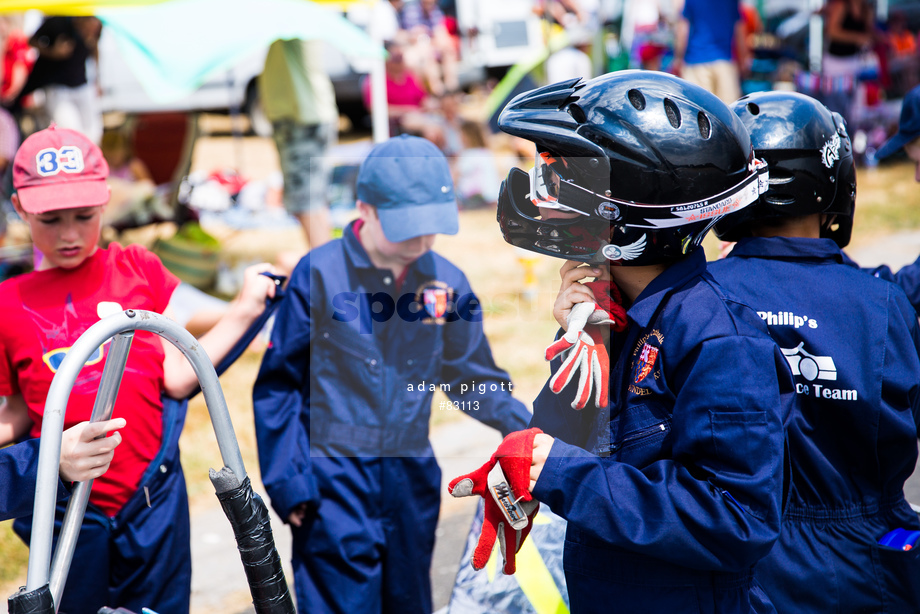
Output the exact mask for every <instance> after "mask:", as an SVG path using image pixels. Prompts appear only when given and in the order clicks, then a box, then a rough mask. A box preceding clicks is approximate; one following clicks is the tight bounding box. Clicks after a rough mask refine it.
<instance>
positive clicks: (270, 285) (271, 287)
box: [235, 262, 277, 319]
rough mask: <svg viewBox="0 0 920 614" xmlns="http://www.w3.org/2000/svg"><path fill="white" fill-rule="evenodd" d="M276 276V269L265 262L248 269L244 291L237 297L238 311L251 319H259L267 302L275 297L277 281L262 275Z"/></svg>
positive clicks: (245, 274) (244, 279)
mask: <svg viewBox="0 0 920 614" xmlns="http://www.w3.org/2000/svg"><path fill="white" fill-rule="evenodd" d="M265 272H268V273H272V274H276V273H277V271H276V270H275V267H273V266H272V265H270V264H268V263H267V262H263V263H261V264H254V265H252V266H250V267H247V268H246V272H245V273H244V275H243V289H242V290H240V293H239V296H237V297H236V301H235V302H236V309H238V310H239V311H240V312H241V313H243V314H246V315H247V316H249V317H252V318H253V319H254V318H257V317H258V316H259V315H260V314H261V313H262V312H263V311H264V310H265V301H266V300H267V299H269V298H272V297H274V296H275V288H276V284H275V280H273V279H271V278H270V277H266V276H265V275H262V273H265Z"/></svg>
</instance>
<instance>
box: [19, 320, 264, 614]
mask: <svg viewBox="0 0 920 614" xmlns="http://www.w3.org/2000/svg"><path fill="white" fill-rule="evenodd" d="M135 330H144V331H148V332H152V333H155V334H157V335H159V336H160V337H163V338H164V339H166V340H167V341H169V342H170V343H172V344H173V345H174V346H176V347H177V348H178V349H179V350H180V351H181V352H182V354H183V355H184V356H185V357H186V358H187V359H188V361H189V362H190V363H191V364H192V368H193V369H194V371H195V375H197V377H198V381H199V383H200V385H201V390H202V393H203V394H204V399H205V403H206V404H207V407H208V414H209V415H210V417H211V424H212V426H213V427H214V434H215V435H216V436H217V445H218V447H219V448H220V455H221V458H222V460H223V463H224V465H225V466H226V467H229V468H230V469H231V470H232V471H233V473H234V474H235V475H236V476H237V477H238V478H239V480H240V481H241V482H242V481H243V480H244V479H245V478H246V469H245V467H244V466H243V457H242V455H241V454H240V447H239V443H238V442H237V439H236V435H235V433H234V431H233V424H232V423H231V421H230V412H229V410H228V408H227V401H226V399H225V398H224V393H223V390H221V387H220V382H219V381H218V378H217V372H216V371H215V370H214V365H213V364H212V363H211V360H210V359H209V358H208V356H207V354H206V353H205V351H204V348H202V347H201V345H200V344H199V343H198V340H197V339H195V337H193V336H192V334H191V333H189V332H188V331H187V330H185V329H184V328H182V327H181V326H180V325H179V324H177V323H176V322H173V321H172V320H170V319H169V318H167V317H165V316H162V315H160V314H157V313H153V312H151V311H143V310H139V309H128V310H126V311H124V312H122V313H117V314H113V315H110V316H108V317H106V318H104V319H102V320H100V321H99V322H97V323H96V324H94V325H93V326H91V327H90V328H89V329H88V330H87V331H86V332H84V333H83V334H82V335H80V338H79V339H77V341H76V343H74V345H73V347H72V348H71V349H70V350H69V351H68V352H67V356H66V357H65V358H64V361H63V362H62V363H61V366H60V367H59V368H58V370H57V373H55V375H54V379H53V380H52V381H51V388H50V389H49V391H48V398H47V399H46V401H45V413H44V417H43V420H42V432H41V446H40V450H39V456H38V477H37V479H36V484H35V504H34V508H33V524H32V539H31V542H30V544H29V569H28V577H27V579H26V590H27V591H32V590H36V589H38V588H40V587H42V586H44V585H45V584H48V583H49V582H50V584H51V588H52V595H53V598H54V611H55V612H57V609H58V604H59V602H60V598H61V594H62V593H63V590H64V581H65V579H66V577H67V573H68V572H69V571H70V562H71V558H72V556H73V548H74V546H75V545H76V540H77V535H78V534H79V530H80V525H81V524H82V521H83V514H84V513H85V511H86V500H87V498H88V496H89V486H90V484H91V483H89V484H86V485H84V484H83V483H78V485H77V487H76V488H75V490H74V494H73V498H72V499H71V503H70V504H69V505H68V507H67V512H66V515H65V518H64V527H63V530H62V532H61V535H60V537H59V540H58V543H59V548H58V554H56V555H55V562H54V565H53V568H52V566H50V565H49V563H50V561H51V544H52V541H53V536H54V510H55V504H56V501H57V484H58V472H59V464H60V456H61V440H62V435H63V427H64V412H65V410H66V408H67V401H68V399H69V398H70V391H71V389H72V388H73V385H74V382H75V381H76V379H77V375H78V374H79V373H80V370H81V369H82V368H83V365H84V363H85V362H86V361H87V360H88V359H89V357H90V356H92V354H93V352H95V351H96V350H97V349H98V348H99V347H100V346H102V344H103V343H105V342H106V341H108V340H109V339H111V338H112V337H116V336H117V337H116V340H115V341H114V342H113V344H112V347H111V348H110V349H109V355H108V357H107V358H106V366H105V368H104V370H103V376H102V381H101V382H100V384H99V392H98V393H97V397H96V402H95V405H94V407H93V416H92V421H93V422H97V421H99V420H105V419H108V417H109V416H110V415H111V411H112V407H114V405H115V397H116V395H117V392H118V387H119V384H120V382H121V376H122V373H123V372H124V366H125V362H126V361H127V355H128V350H129V349H130V345H131V339H132V338H133V331H135ZM129 332H130V334H127V335H126V334H125V333H129ZM110 361H112V366H111V367H110V365H109V362H110ZM81 501H82V503H81ZM72 516H73V518H72ZM61 545H63V547H64V550H67V549H69V552H65V551H63V550H62V548H61ZM49 570H50V571H49Z"/></svg>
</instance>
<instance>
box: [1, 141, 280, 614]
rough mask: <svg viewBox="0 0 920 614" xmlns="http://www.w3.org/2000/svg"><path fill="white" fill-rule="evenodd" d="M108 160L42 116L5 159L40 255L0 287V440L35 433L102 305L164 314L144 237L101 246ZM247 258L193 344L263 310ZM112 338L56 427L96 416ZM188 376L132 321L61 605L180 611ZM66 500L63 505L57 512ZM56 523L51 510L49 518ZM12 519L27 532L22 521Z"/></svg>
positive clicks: (169, 351)
mask: <svg viewBox="0 0 920 614" xmlns="http://www.w3.org/2000/svg"><path fill="white" fill-rule="evenodd" d="M107 176H108V165H107V164H106V162H105V159H104V158H103V156H102V153H101V151H100V150H99V148H98V147H97V146H96V145H94V144H93V143H92V142H91V141H90V140H89V139H87V138H86V137H85V136H84V135H82V134H80V133H78V132H75V131H72V130H66V129H62V128H56V127H55V126H52V127H51V128H48V129H47V130H42V131H40V132H37V133H35V134H33V135H32V136H30V137H29V138H28V139H26V140H25V141H24V142H23V144H22V145H21V147H20V148H19V151H18V152H17V154H16V157H15V159H14V162H13V185H14V187H15V188H16V190H17V193H16V194H15V195H14V196H13V197H12V202H13V206H14V207H15V208H16V211H17V213H19V215H20V216H21V217H22V219H23V220H24V221H25V222H26V223H27V224H28V225H29V228H30V230H31V234H32V241H33V244H34V246H35V248H36V250H37V251H38V252H40V254H41V255H42V259H41V261H40V262H37V263H36V266H35V270H34V271H33V272H32V273H28V274H25V275H22V276H19V277H14V278H12V279H10V280H7V281H5V282H3V283H2V284H0V321H3V322H4V326H3V327H2V329H0V396H3V397H5V398H6V409H5V413H4V418H5V419H4V420H3V421H2V425H0V444H2V443H8V442H10V441H12V440H14V439H18V438H20V437H23V436H25V435H27V434H28V435H30V436H32V437H38V436H39V435H40V433H41V424H42V416H43V413H44V409H45V407H44V404H45V398H46V396H47V393H48V389H49V387H50V384H51V380H52V378H53V377H54V373H55V371H56V369H57V367H58V366H59V365H60V364H61V361H62V360H63V358H64V356H65V355H66V353H67V351H68V350H69V349H70V347H71V346H72V345H73V344H74V342H75V341H76V340H77V338H78V337H79V336H80V335H81V334H82V333H83V332H84V331H86V330H87V329H88V328H89V327H90V326H92V325H93V324H95V323H96V322H97V321H99V319H100V318H103V317H105V316H106V315H108V314H110V313H113V312H118V311H122V310H125V309H144V310H148V311H154V312H157V313H164V314H165V315H167V316H169V315H170V313H171V310H170V308H169V303H170V299H171V297H172V294H173V291H174V290H175V288H176V286H177V285H178V284H179V280H178V279H177V278H176V277H175V276H174V275H173V274H172V273H170V272H169V271H168V270H167V269H166V268H165V267H164V266H163V265H162V263H161V262H160V261H159V259H157V257H156V256H155V255H153V254H152V253H150V252H149V251H147V250H146V249H145V248H144V247H141V246H138V245H130V246H128V247H122V246H120V245H118V244H112V245H110V246H109V247H108V248H100V247H98V242H99V237H100V232H101V229H102V213H103V209H104V207H105V205H106V203H107V202H108V199H109V189H108V186H107V185H106V177H107ZM268 268H269V267H268V265H259V266H256V267H251V268H250V269H249V270H248V271H247V277H246V280H245V283H244V287H243V290H242V291H241V293H240V296H239V297H238V299H237V300H236V301H234V302H233V303H232V304H231V306H230V308H229V309H228V311H227V313H226V314H225V315H224V317H223V318H222V319H221V320H220V321H219V322H218V323H217V324H216V325H215V326H214V328H213V329H212V330H211V331H209V332H208V333H207V334H205V335H203V336H202V337H201V338H200V339H199V341H200V344H201V346H202V348H203V349H204V350H205V351H206V352H207V355H208V356H209V357H210V358H211V359H212V360H213V361H215V363H217V362H220V360H221V359H222V358H223V357H224V356H225V355H226V354H227V353H228V351H229V350H230V349H231V347H232V346H233V344H234V343H235V342H236V340H237V339H238V338H239V337H240V336H241V335H242V334H243V332H244V331H245V330H246V329H247V328H248V327H249V325H250V324H252V323H253V322H254V321H255V320H256V318H257V317H258V316H259V315H260V314H261V312H262V311H263V309H264V306H265V298H266V296H269V295H271V294H272V293H273V292H274V282H272V281H271V280H270V279H268V278H267V277H265V276H261V275H259V274H258V273H259V272H260V271H261V270H267V269H268ZM107 351H108V344H104V345H103V346H102V347H100V348H99V351H98V352H97V353H96V354H95V355H94V356H92V357H91V358H90V360H88V361H87V363H86V365H85V366H84V368H83V370H82V371H81V372H80V375H79V376H78V377H77V380H76V381H75V382H74V386H73V390H72V392H71V395H70V399H69V401H68V406H67V415H66V418H65V427H70V426H72V425H74V424H76V423H77V422H80V421H83V420H87V419H88V418H89V416H90V414H91V412H92V407H93V402H94V399H95V395H96V390H97V388H98V385H99V381H100V379H101V374H102V368H103V366H104V364H105V357H106V353H107ZM197 384H198V379H197V377H196V375H195V373H194V371H193V369H192V366H191V364H190V363H188V361H187V360H186V359H185V358H184V357H183V356H182V354H181V353H180V352H179V350H178V349H176V348H175V347H173V346H172V345H171V344H170V343H167V342H165V341H163V340H161V339H159V338H158V337H157V336H156V335H154V334H152V333H146V332H142V331H138V332H137V333H136V335H135V337H134V341H133V343H132V348H131V353H130V356H129V358H128V362H127V366H126V368H125V372H124V376H123V379H122V383H121V388H120V391H119V394H118V399H117V401H116V404H115V409H114V414H115V415H116V416H121V417H126V418H127V424H128V426H127V427H125V428H124V429H123V431H122V432H123V434H124V445H122V446H120V447H119V448H118V450H117V451H116V452H115V455H114V458H113V460H112V463H111V467H110V469H109V471H108V472H107V473H106V474H105V475H103V476H102V477H100V478H99V479H97V480H96V481H95V482H94V483H93V488H92V491H91V494H90V504H89V506H88V509H87V512H86V517H85V519H84V522H83V527H82V529H81V532H80V537H79V540H78V542H77V549H76V552H75V554H74V560H75V561H85V562H86V563H85V564H84V565H75V566H73V567H72V568H71V570H70V575H69V576H68V581H67V584H66V588H65V591H64V594H63V598H62V601H61V604H59V605H60V611H61V612H66V613H67V614H74V613H86V614H91V613H95V612H96V611H97V610H98V609H99V608H100V607H102V606H124V607H128V608H131V609H135V610H138V611H139V610H140V609H141V608H142V607H150V608H153V609H154V610H157V611H161V612H171V613H177V612H178V613H180V614H181V613H183V612H188V610H189V594H190V587H191V560H190V559H191V557H190V552H189V519H188V500H187V495H186V489H185V480H184V477H183V475H182V470H181V466H180V464H179V450H178V437H179V433H180V432H181V428H182V423H183V420H184V408H185V405H184V404H182V403H179V402H177V401H175V399H183V398H185V397H186V396H187V395H189V394H190V393H192V391H193V390H194V389H195V387H196V386H197ZM61 512H62V509H60V508H59V510H58V513H59V514H60V513H61ZM59 519H60V516H59ZM14 529H15V530H16V531H17V533H18V534H19V535H20V536H21V537H22V538H23V539H24V540H26V541H27V542H28V540H29V533H30V522H29V520H28V519H20V520H18V521H17V522H16V523H15V525H14Z"/></svg>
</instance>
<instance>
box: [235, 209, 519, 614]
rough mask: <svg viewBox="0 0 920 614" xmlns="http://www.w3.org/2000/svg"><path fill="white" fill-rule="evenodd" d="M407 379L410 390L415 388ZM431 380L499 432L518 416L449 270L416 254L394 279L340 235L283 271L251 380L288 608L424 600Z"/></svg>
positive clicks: (431, 497) (431, 485)
mask: <svg viewBox="0 0 920 614" xmlns="http://www.w3.org/2000/svg"><path fill="white" fill-rule="evenodd" d="M419 388H421V390H420V389H419ZM433 388H437V389H438V390H442V391H444V392H445V393H446V394H447V396H448V398H449V399H450V400H451V404H452V406H454V407H455V408H457V409H460V410H462V411H463V413H467V414H469V415H470V416H472V417H474V418H476V419H478V420H480V421H482V422H484V423H486V424H488V425H490V426H493V427H495V428H497V429H498V430H500V431H501V432H502V434H507V433H509V432H511V431H515V430H520V429H522V428H524V427H526V425H527V422H528V421H529V420H530V412H528V411H527V409H526V408H525V407H524V406H523V404H521V403H520V402H519V401H517V400H515V399H514V398H513V397H512V396H511V394H510V393H509V390H510V381H509V379H508V375H507V373H505V372H504V371H502V370H501V369H499V368H498V367H497V366H496V365H495V363H494V361H493V359H492V353H491V350H490V349H489V345H488V342H487V340H486V337H485V335H484V334H483V330H482V322H481V313H480V312H479V303H478V300H477V299H476V297H475V296H474V295H473V294H472V290H471V289H470V286H469V283H468V282H467V280H466V277H465V276H464V275H463V273H462V272H461V271H460V270H459V269H458V268H456V267H455V266H453V265H452V264H450V263H449V262H448V261H447V260H445V259H444V258H442V257H441V256H439V255H437V254H435V253H433V252H429V253H427V254H425V255H424V256H422V257H421V258H419V259H418V260H417V261H415V262H414V263H412V264H411V265H410V266H409V268H408V269H407V272H406V275H405V281H404V282H403V284H402V287H401V289H397V288H396V280H394V277H393V274H392V272H390V271H389V270H382V269H377V268H375V267H374V266H373V264H372V263H371V261H370V260H369V259H368V256H367V253H366V252H365V251H364V248H363V247H362V246H361V244H360V242H359V241H358V239H357V237H355V234H354V232H353V226H349V227H348V228H346V229H345V231H344V237H343V239H340V240H335V241H332V242H330V243H328V244H326V245H323V246H322V247H319V248H317V249H315V250H313V251H311V252H310V253H308V254H307V255H306V256H305V257H304V258H303V259H302V260H301V261H300V263H299V264H298V265H297V268H296V269H295V270H294V273H293V275H292V277H291V281H290V284H289V286H288V290H287V296H286V298H285V300H284V301H283V302H282V305H281V307H280V309H279V311H278V313H277V320H276V322H275V326H274V330H273V332H272V339H271V344H270V346H269V349H268V351H267V352H266V353H265V357H264V359H263V362H262V368H261V371H260V373H259V377H258V379H257V381H256V385H255V389H254V392H253V401H254V409H255V423H256V436H257V439H258V445H259V463H260V466H261V470H262V481H263V483H264V485H265V488H266V491H267V493H268V495H269V497H270V498H271V503H272V506H273V507H274V509H275V511H276V512H277V513H278V515H279V516H281V518H284V519H287V518H288V516H289V514H290V512H291V511H292V510H293V509H294V508H295V507H296V506H297V505H299V504H301V503H304V502H309V503H311V504H314V505H318V509H316V511H315V514H310V515H308V521H307V522H306V524H305V526H303V527H300V528H298V527H292V531H293V567H294V579H295V585H296V591H297V602H298V608H299V610H300V611H301V612H311V613H316V612H341V613H346V614H360V613H362V612H368V613H375V612H413V613H424V612H430V611H431V608H432V603H431V586H430V569H429V568H430V563H431V555H432V551H433V547H434V533H435V528H436V525H437V519H438V511H439V507H440V488H441V471H440V468H439V467H438V464H437V461H436V460H435V458H434V456H433V454H432V450H431V446H430V444H429V441H428V423H429V419H430V416H431V401H432V396H433V394H434V393H433Z"/></svg>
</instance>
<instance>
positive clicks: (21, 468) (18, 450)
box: [0, 439, 70, 520]
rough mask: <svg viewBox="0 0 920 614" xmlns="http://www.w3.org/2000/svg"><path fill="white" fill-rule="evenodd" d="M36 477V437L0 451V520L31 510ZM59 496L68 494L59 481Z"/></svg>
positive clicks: (24, 513) (29, 512) (27, 512)
mask: <svg viewBox="0 0 920 614" xmlns="http://www.w3.org/2000/svg"><path fill="white" fill-rule="evenodd" d="M37 476H38V439H29V440H27V441H23V442H22V443H19V444H16V445H14V446H8V447H6V448H3V449H2V450H0V483H2V484H3V488H0V520H9V519H10V518H17V517H19V516H26V515H28V514H31V513H32V509H33V507H34V504H35V479H36V477H37ZM57 496H58V499H64V498H66V497H68V496H70V493H69V491H68V490H67V488H66V487H65V486H64V483H63V482H61V481H60V480H58V493H57Z"/></svg>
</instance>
